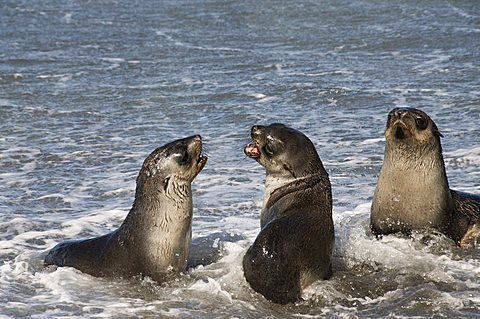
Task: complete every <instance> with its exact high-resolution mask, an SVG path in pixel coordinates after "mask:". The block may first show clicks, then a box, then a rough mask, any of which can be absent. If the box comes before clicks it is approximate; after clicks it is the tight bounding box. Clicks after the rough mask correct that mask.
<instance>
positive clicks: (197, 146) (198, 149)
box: [191, 135, 208, 174]
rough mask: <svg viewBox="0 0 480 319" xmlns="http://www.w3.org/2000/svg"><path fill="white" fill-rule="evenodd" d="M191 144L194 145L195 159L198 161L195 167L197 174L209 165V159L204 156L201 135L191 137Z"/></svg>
mask: <svg viewBox="0 0 480 319" xmlns="http://www.w3.org/2000/svg"><path fill="white" fill-rule="evenodd" d="M191 143H192V144H193V148H194V151H193V156H192V157H193V158H194V159H196V162H195V165H196V168H197V174H198V173H199V172H200V171H201V170H202V169H203V167H204V166H205V164H206V163H207V160H208V157H207V156H206V155H204V154H202V137H201V136H200V135H194V136H192V137H191Z"/></svg>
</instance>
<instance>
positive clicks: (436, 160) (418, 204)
mask: <svg viewBox="0 0 480 319" xmlns="http://www.w3.org/2000/svg"><path fill="white" fill-rule="evenodd" d="M440 137H443V135H442V134H441V133H440V131H439V130H438V127H437V125H436V124H435V122H434V121H433V120H432V119H431V118H430V117H429V116H428V115H427V114H426V113H425V112H423V111H421V110H418V109H414V108H395V109H393V110H392V111H391V112H390V113H389V114H388V120H387V127H386V130H385V140H386V144H385V156H384V160H383V165H382V169H381V171H380V176H379V178H378V183H377V186H376V189H375V193H374V195H373V202H372V208H371V216H370V225H371V229H372V232H373V233H374V234H377V235H386V234H390V233H395V232H403V233H407V234H408V233H409V232H411V231H412V230H415V229H426V228H433V229H437V230H439V231H441V232H442V233H444V234H445V235H447V236H448V237H450V238H451V239H453V240H454V241H455V242H456V243H457V244H458V245H460V246H461V247H466V246H468V245H469V243H470V242H472V240H474V239H475V238H476V237H478V235H480V196H477V195H471V194H465V193H461V192H458V191H454V190H451V189H450V188H449V184H448V180H447V174H446V172H445V164H444V161H443V155H442V146H441V144H440Z"/></svg>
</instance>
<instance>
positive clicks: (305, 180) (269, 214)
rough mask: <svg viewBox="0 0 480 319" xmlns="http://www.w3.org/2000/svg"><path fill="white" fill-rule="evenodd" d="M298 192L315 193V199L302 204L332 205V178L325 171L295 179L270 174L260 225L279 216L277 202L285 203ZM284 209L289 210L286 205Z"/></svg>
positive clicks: (266, 185)
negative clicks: (279, 178)
mask: <svg viewBox="0 0 480 319" xmlns="http://www.w3.org/2000/svg"><path fill="white" fill-rule="evenodd" d="M317 187H321V188H322V189H321V190H319V189H317ZM296 192H302V193H312V192H314V193H315V194H314V196H312V197H311V198H313V201H312V202H307V203H305V204H304V205H303V204H302V206H310V205H320V204H321V205H326V206H329V207H331V206H332V193H331V190H330V180H329V178H328V174H327V173H326V172H324V171H323V172H322V171H320V172H318V173H314V174H309V175H307V176H303V177H300V178H295V179H291V178H289V179H283V180H278V179H277V180H272V177H270V178H269V176H267V181H266V183H265V195H264V196H265V197H264V201H263V208H262V212H261V215H260V227H261V228H263V227H264V226H265V225H267V224H268V223H269V222H270V221H271V220H273V219H275V218H276V217H277V209H276V208H275V206H276V205H277V203H280V202H283V203H285V202H284V201H285V200H287V201H288V198H291V197H290V196H292V195H294V194H295V193H296ZM293 202H297V201H293ZM282 205H283V204H282ZM290 205H291V203H288V204H287V206H290ZM282 211H288V209H286V208H285V207H284V208H283V209H282Z"/></svg>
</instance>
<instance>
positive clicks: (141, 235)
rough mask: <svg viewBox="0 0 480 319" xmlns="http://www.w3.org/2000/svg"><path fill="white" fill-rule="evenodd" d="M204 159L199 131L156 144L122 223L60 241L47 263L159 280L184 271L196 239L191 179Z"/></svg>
mask: <svg viewBox="0 0 480 319" xmlns="http://www.w3.org/2000/svg"><path fill="white" fill-rule="evenodd" d="M206 161H207V157H206V156H203V155H202V140H201V137H200V136H199V135H196V136H191V137H187V138H184V139H180V140H177V141H174V142H171V143H168V144H166V145H164V146H162V147H159V148H157V149H156V150H154V151H153V152H152V153H151V154H150V155H149V156H148V157H147V158H146V159H145V161H144V162H143V166H142V168H141V169H140V172H139V174H138V177H137V187H136V191H135V200H134V202H133V206H132V208H131V210H130V212H129V213H128V215H127V217H126V218H125V220H124V221H123V223H122V225H121V226H120V227H119V228H118V229H117V230H115V231H113V232H111V233H109V234H106V235H103V236H100V237H96V238H91V239H86V240H76V241H65V242H62V243H60V244H58V245H56V246H55V247H54V248H53V249H51V250H50V252H49V253H48V254H47V256H46V257H45V265H57V266H70V267H75V268H77V269H79V270H81V271H83V272H85V273H88V274H91V275H93V276H98V277H103V276H108V277H132V276H136V275H142V276H149V277H150V278H152V279H153V280H155V281H157V282H163V281H165V280H167V279H169V278H170V277H171V276H172V275H175V274H176V273H179V272H181V271H184V270H185V268H186V265H187V258H188V254H189V249H190V243H191V239H192V190H191V183H192V181H193V179H194V178H195V177H196V176H197V174H198V173H199V172H200V171H201V170H202V168H203V167H204V166H205V163H206Z"/></svg>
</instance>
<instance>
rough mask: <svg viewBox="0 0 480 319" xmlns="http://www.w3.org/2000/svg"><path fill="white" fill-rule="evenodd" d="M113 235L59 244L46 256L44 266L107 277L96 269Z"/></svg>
mask: <svg viewBox="0 0 480 319" xmlns="http://www.w3.org/2000/svg"><path fill="white" fill-rule="evenodd" d="M110 236H111V234H107V235H104V236H101V237H96V238H90V239H85V240H68V241H64V242H61V243H59V244H57V245H56V246H55V247H53V248H52V249H51V250H50V251H49V252H48V254H47V255H46V256H45V260H44V265H45V266H49V265H56V266H59V267H64V266H69V267H75V268H77V269H79V270H81V271H83V272H86V273H88V274H91V275H94V276H102V275H105V274H104V273H103V272H102V273H100V272H98V271H96V270H95V269H97V268H98V264H99V263H101V260H102V256H103V251H104V247H105V244H106V242H107V241H108V240H109V239H110Z"/></svg>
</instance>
